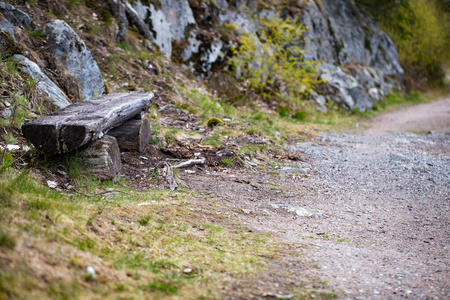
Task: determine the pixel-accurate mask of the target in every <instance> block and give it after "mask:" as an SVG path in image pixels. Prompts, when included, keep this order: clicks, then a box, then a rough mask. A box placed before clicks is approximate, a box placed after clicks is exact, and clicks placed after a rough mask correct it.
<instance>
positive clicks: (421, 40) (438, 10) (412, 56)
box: [356, 0, 450, 89]
mask: <svg viewBox="0 0 450 300" xmlns="http://www.w3.org/2000/svg"><path fill="white" fill-rule="evenodd" d="M356 2H357V3H358V5H360V6H361V7H363V8H365V9H366V10H367V11H368V12H369V13H370V14H371V15H372V16H373V17H374V18H375V20H376V21H377V22H378V24H379V25H380V26H381V28H382V29H383V30H384V31H385V32H386V33H387V34H388V35H389V36H390V37H391V38H392V40H393V42H394V43H395V45H396V46H397V50H398V54H399V59H400V62H401V64H402V66H403V68H404V69H405V77H406V81H407V82H406V83H407V85H408V87H409V88H413V89H417V88H418V89H421V88H430V87H431V88H433V87H439V86H443V85H444V83H445V78H446V77H445V76H446V75H445V73H446V69H448V68H450V63H449V62H450V1H449V0H357V1H356Z"/></svg>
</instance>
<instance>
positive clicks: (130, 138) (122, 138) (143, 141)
mask: <svg viewBox="0 0 450 300" xmlns="http://www.w3.org/2000/svg"><path fill="white" fill-rule="evenodd" d="M108 135H110V136H113V137H115V138H116V140H117V143H118V144H119V148H120V150H136V151H139V152H143V151H144V149H145V147H146V146H147V145H148V143H149V141H150V122H149V121H148V120H147V119H145V118H144V119H140V120H136V119H131V120H129V121H127V122H125V123H123V124H122V125H120V126H119V127H116V128H113V129H111V130H110V131H109V132H108Z"/></svg>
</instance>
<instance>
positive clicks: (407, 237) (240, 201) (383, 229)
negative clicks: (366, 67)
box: [184, 99, 450, 299]
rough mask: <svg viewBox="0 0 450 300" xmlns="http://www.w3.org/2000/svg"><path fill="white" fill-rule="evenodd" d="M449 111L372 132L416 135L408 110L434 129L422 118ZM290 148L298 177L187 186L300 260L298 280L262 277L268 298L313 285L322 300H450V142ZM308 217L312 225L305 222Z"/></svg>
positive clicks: (237, 178) (357, 140)
mask: <svg viewBox="0 0 450 300" xmlns="http://www.w3.org/2000/svg"><path fill="white" fill-rule="evenodd" d="M448 104H449V100H448V99H446V100H443V101H439V102H436V103H434V104H433V105H431V106H430V105H428V104H425V105H419V106H417V107H415V108H413V107H411V108H407V109H405V110H401V111H398V112H394V113H391V114H389V115H388V116H382V117H380V118H379V119H378V120H379V121H372V122H373V123H372V124H374V125H376V124H380V126H374V127H376V128H377V130H378V131H370V130H369V131H368V132H369V133H371V134H381V133H382V131H381V129H380V128H381V127H382V126H381V125H383V126H385V129H383V130H388V129H389V130H393V131H397V130H400V129H399V128H403V129H402V130H404V128H414V131H416V130H417V128H419V127H417V126H416V125H414V126H412V125H411V124H409V122H408V120H409V117H408V115H407V112H408V111H411V110H414V111H415V115H414V116H415V118H416V119H417V120H420V121H419V123H420V126H422V125H426V124H429V123H428V122H427V121H425V119H424V118H423V117H422V116H423V115H426V114H427V112H430V111H438V112H439V113H443V112H444V113H443V114H444V115H445V113H448V111H447V112H446V111H445V109H448ZM430 107H431V108H430ZM428 108H430V109H428ZM396 116H397V117H396ZM400 116H401V117H400ZM386 118H388V119H386ZM432 119H433V122H434V121H435V120H436V119H437V118H434V117H433V118H432ZM386 120H392V122H391V123H390V124H389V125H388V124H386V123H384V122H386ZM448 121H449V120H448V119H446V120H444V124H447V125H445V126H447V127H444V126H441V125H439V126H438V127H428V126H427V127H420V128H424V130H430V128H438V129H439V128H447V129H445V130H448V128H449V127H448ZM397 124H408V126H410V127H399V128H397V127H396V126H397ZM398 126H403V125H398ZM405 126H406V125H405ZM408 130H409V129H408ZM419 131H422V129H421V130H419ZM432 131H437V130H436V129H432ZM447 132H448V131H447ZM287 149H288V150H290V151H291V152H293V153H296V154H300V155H301V156H302V157H303V158H304V161H303V162H292V163H291V164H290V167H294V168H297V170H294V171H293V170H292V169H290V170H289V169H288V170H285V171H282V169H281V167H278V168H275V167H274V168H272V169H269V171H271V172H266V171H262V170H260V169H257V168H253V169H250V170H239V171H236V172H235V173H232V174H230V173H229V172H228V171H227V172H216V173H214V174H212V173H204V174H202V175H195V176H189V175H186V176H185V178H184V179H185V180H186V181H187V182H188V183H189V184H190V185H191V187H192V188H193V189H194V190H196V191H198V192H201V193H207V194H210V195H213V196H216V197H218V199H220V200H221V201H222V202H223V203H224V204H226V205H227V206H228V209H229V210H231V211H232V212H233V214H232V215H233V217H234V218H236V219H237V220H238V221H239V222H240V223H243V224H247V226H249V227H250V228H252V230H255V231H262V232H267V231H268V232H272V233H274V234H275V235H276V236H279V237H281V239H282V240H284V241H285V242H287V243H288V244H289V245H291V246H292V247H294V248H296V249H297V250H298V252H299V253H302V255H299V256H298V257H297V258H296V259H297V264H296V263H294V264H293V263H291V262H290V263H289V266H290V267H289V268H290V270H291V274H293V275H290V276H287V277H285V278H278V279H270V280H268V279H267V278H266V277H264V278H266V279H264V280H261V283H260V286H261V287H262V289H265V290H266V291H267V292H270V293H278V294H279V295H283V294H289V289H293V288H294V289H295V288H300V287H305V286H303V284H307V282H309V283H311V282H313V284H312V285H309V286H307V287H308V289H309V290H310V291H311V290H313V292H312V293H313V294H314V291H316V292H318V294H317V295H318V296H319V297H320V291H322V292H335V293H337V294H338V295H339V298H343V299H397V298H402V297H404V298H414V299H417V298H423V299H446V298H447V299H448V297H449V295H450V256H449V253H450V226H449V225H450V136H449V135H448V134H434V133H433V134H427V135H416V134H411V133H408V134H404V133H397V134H391V135H386V136H377V135H339V134H322V135H319V136H318V137H316V139H315V140H314V141H313V142H308V143H299V144H297V145H293V146H288V147H287ZM305 173H306V174H305ZM295 211H297V212H298V213H296V212H295ZM305 212H306V213H311V214H313V216H312V217H305V216H300V215H302V214H304V213H305ZM261 278H263V276H262V277H261ZM237 286H238V287H239V284H237ZM261 287H260V288H261ZM242 288H243V287H242ZM237 289H238V288H237ZM262 295H263V294H262V293H261V292H259V294H258V292H253V295H252V297H255V298H264V296H262ZM322 295H323V294H322ZM248 297H249V296H248V295H247V297H246V296H242V297H241V298H242V299H248ZM241 298H239V297H234V298H233V299H241Z"/></svg>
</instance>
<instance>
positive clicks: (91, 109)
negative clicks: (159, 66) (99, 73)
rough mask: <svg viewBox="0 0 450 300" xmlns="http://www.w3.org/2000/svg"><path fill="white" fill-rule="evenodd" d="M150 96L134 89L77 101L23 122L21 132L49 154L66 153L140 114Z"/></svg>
mask: <svg viewBox="0 0 450 300" xmlns="http://www.w3.org/2000/svg"><path fill="white" fill-rule="evenodd" d="M153 96H154V95H153V94H145V93H137V92H134V93H129V94H109V95H106V96H103V97H101V98H98V99H95V100H89V101H82V102H77V103H75V104H72V105H69V106H67V107H65V108H63V109H60V110H58V111H57V112H55V113H53V114H51V115H48V116H45V117H43V118H40V119H37V120H34V121H31V122H28V123H27V124H24V125H23V126H22V131H23V134H24V136H25V137H26V138H27V139H28V140H30V142H31V143H32V144H33V145H34V146H35V147H36V148H37V149H38V150H41V151H43V152H45V153H48V154H61V153H68V152H71V151H73V150H75V149H77V148H79V147H81V146H83V145H85V144H87V143H88V142H90V141H94V140H96V139H98V138H101V137H102V136H103V134H104V133H106V132H107V131H108V130H110V129H112V128H114V127H117V126H119V125H121V124H123V123H124V122H126V121H127V120H129V119H131V118H133V117H134V116H136V115H137V114H139V113H140V112H141V111H142V110H143V109H144V108H145V107H146V106H147V104H148V103H149V102H150V100H151V99H152V98H153Z"/></svg>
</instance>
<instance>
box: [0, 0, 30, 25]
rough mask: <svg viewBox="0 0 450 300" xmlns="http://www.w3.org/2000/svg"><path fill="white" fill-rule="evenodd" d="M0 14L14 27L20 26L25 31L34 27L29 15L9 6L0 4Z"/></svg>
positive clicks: (3, 3)
mask: <svg viewBox="0 0 450 300" xmlns="http://www.w3.org/2000/svg"><path fill="white" fill-rule="evenodd" d="M0 12H1V13H2V14H3V16H4V17H5V19H6V20H8V21H9V22H10V23H11V24H13V25H14V26H22V27H24V28H26V29H31V28H33V27H34V25H33V20H32V19H31V18H30V16H29V15H27V14H26V13H24V12H23V11H21V10H19V9H17V8H15V7H14V6H12V5H10V4H7V3H5V2H0Z"/></svg>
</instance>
